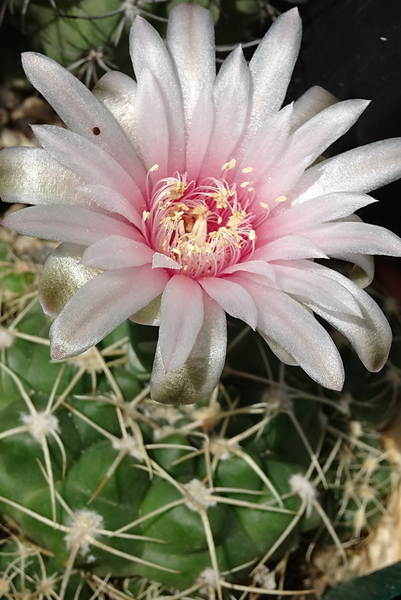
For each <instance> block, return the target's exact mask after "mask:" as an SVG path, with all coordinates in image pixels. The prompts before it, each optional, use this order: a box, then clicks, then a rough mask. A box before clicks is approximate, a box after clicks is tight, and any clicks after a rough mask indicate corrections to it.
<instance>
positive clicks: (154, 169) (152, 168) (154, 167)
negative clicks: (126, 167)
mask: <svg viewBox="0 0 401 600" xmlns="http://www.w3.org/2000/svg"><path fill="white" fill-rule="evenodd" d="M158 169H159V165H153V167H150V169H149V172H150V173H153V171H157V170H158Z"/></svg>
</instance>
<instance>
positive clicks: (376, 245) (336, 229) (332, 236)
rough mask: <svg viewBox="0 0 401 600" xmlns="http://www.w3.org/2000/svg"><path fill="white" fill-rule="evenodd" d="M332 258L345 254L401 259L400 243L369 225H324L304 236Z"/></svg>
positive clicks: (383, 229)
mask: <svg viewBox="0 0 401 600" xmlns="http://www.w3.org/2000/svg"><path fill="white" fill-rule="evenodd" d="M304 235H305V236H306V237H308V238H309V239H310V240H312V241H313V242H314V243H315V244H317V245H318V246H319V248H321V249H322V250H323V251H324V252H325V253H326V254H327V255H329V256H333V255H336V256H341V254H342V253H344V254H347V253H350V252H351V253H360V254H377V255H379V254H385V255H387V256H401V239H400V238H399V237H398V236H397V235H395V234H394V233H392V232H391V231H389V230H388V229H385V228H384V227H379V226H378V225H370V224H369V223H353V222H345V221H341V222H339V223H324V224H322V225H318V226H316V227H313V228H311V229H309V230H306V231H305V232H304Z"/></svg>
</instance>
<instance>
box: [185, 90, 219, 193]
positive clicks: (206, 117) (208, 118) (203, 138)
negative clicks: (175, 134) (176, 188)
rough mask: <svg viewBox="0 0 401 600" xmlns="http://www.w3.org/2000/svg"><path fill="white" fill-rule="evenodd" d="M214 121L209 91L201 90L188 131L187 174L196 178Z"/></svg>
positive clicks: (211, 98) (212, 104) (189, 177)
mask: <svg viewBox="0 0 401 600" xmlns="http://www.w3.org/2000/svg"><path fill="white" fill-rule="evenodd" d="M213 123H214V103H213V97H212V94H211V92H209V93H208V92H206V90H202V92H201V93H200V96H199V99H198V102H197V103H196V105H195V108H194V111H193V114H192V119H191V124H190V126H189V131H188V143H187V176H188V181H191V180H193V179H194V180H196V179H197V178H198V176H199V171H200V168H201V166H202V163H203V159H204V157H205V154H206V151H207V149H208V146H209V142H210V137H211V134H212V130H213Z"/></svg>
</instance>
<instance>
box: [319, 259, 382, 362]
mask: <svg viewBox="0 0 401 600" xmlns="http://www.w3.org/2000/svg"><path fill="white" fill-rule="evenodd" d="M311 268H312V269H315V268H320V269H324V267H321V265H313V266H311ZM325 271H326V276H327V277H331V278H332V279H333V280H335V281H338V282H339V283H341V285H343V286H344V287H346V288H347V289H348V290H349V291H350V292H351V294H352V295H353V296H354V298H355V300H356V301H357V302H358V303H359V306H360V309H361V311H362V315H363V319H360V318H358V317H353V316H351V315H339V314H338V313H332V312H331V311H329V310H327V309H326V310H325V309H323V308H320V307H318V306H315V305H313V306H312V309H313V311H314V312H315V313H316V314H318V315H320V316H321V317H323V319H325V320H326V321H327V322H328V323H330V324H331V325H332V326H333V327H335V328H336V329H338V331H340V332H341V333H342V334H343V335H344V336H345V337H346V338H348V340H349V341H350V342H351V344H352V346H353V347H354V348H355V351H356V352H357V354H358V356H359V358H360V359H361V361H362V363H363V364H364V365H365V367H366V368H367V369H368V370H369V371H380V369H381V368H382V367H383V366H384V364H385V363H386V360H387V357H388V353H389V350H390V345H391V339H392V334H391V329H390V326H389V324H388V322H387V319H386V317H385V315H384V314H383V312H382V311H381V310H380V308H379V307H378V306H377V304H376V302H374V300H372V298H371V297H370V296H369V295H368V294H367V293H366V292H364V291H363V290H361V289H360V287H359V286H357V285H356V284H355V283H353V282H352V281H350V280H349V279H347V278H346V277H344V276H342V275H340V273H337V272H336V271H333V270H332V269H325Z"/></svg>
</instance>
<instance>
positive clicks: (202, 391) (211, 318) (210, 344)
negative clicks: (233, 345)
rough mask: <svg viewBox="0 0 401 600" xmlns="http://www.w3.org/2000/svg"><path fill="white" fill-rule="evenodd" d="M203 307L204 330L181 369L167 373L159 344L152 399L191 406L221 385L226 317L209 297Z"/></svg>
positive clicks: (154, 365)
mask: <svg viewBox="0 0 401 600" xmlns="http://www.w3.org/2000/svg"><path fill="white" fill-rule="evenodd" d="M204 307H205V316H204V321H203V326H202V329H201V330H200V332H199V334H198V337H197V339H196V342H195V345H194V348H193V350H192V352H191V354H190V355H189V357H188V359H187V361H186V363H185V364H184V365H183V366H182V367H180V368H179V369H176V370H175V371H170V372H169V373H167V374H166V372H165V370H164V367H163V361H162V357H161V351H160V345H159V344H158V345H157V349H156V355H155V361H154V364H153V371H152V377H151V380H150V390H151V396H152V398H153V400H156V401H157V402H161V403H162V404H192V403H194V402H197V401H198V400H200V399H201V398H204V397H205V396H207V395H208V394H210V393H211V392H212V391H213V389H214V388H215V387H216V385H217V384H218V381H219V378H220V375H221V372H222V370H223V367H224V362H225V357H226V347H227V323H226V316H225V312H224V310H223V309H222V308H220V306H219V305H218V304H217V303H216V302H214V300H212V299H211V298H209V297H208V296H207V295H206V294H204Z"/></svg>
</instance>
